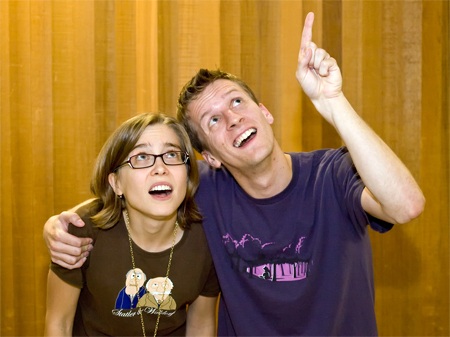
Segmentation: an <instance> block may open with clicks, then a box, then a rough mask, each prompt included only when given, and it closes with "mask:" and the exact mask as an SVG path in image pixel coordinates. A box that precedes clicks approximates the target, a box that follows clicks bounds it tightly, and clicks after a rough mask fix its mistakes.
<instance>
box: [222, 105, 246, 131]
mask: <svg viewBox="0 0 450 337" xmlns="http://www.w3.org/2000/svg"><path fill="white" fill-rule="evenodd" d="M226 118H227V127H228V129H231V128H233V127H235V126H236V125H237V124H239V123H240V122H242V120H243V119H244V117H243V116H242V115H241V114H239V113H236V112H234V111H233V110H231V109H228V110H227V113H226Z"/></svg>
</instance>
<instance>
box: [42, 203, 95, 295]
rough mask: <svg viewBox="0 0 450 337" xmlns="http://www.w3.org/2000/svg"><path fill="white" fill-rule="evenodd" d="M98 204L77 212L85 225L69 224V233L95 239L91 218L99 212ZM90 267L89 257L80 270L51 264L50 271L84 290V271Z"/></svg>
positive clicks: (87, 206) (81, 208)
mask: <svg viewBox="0 0 450 337" xmlns="http://www.w3.org/2000/svg"><path fill="white" fill-rule="evenodd" d="M98 206H99V204H98V202H96V201H93V202H91V203H89V204H87V205H84V206H82V207H80V208H79V209H78V210H77V214H78V215H79V216H80V217H81V219H82V220H83V221H84V223H85V225H84V226H83V227H76V226H74V225H72V224H69V227H68V232H69V233H70V234H72V235H75V236H77V237H91V238H93V237H94V231H95V230H94V228H93V224H92V221H91V220H90V217H91V216H92V215H94V214H95V213H96V212H97V211H98ZM88 266H89V257H88V259H87V260H86V262H85V263H84V264H83V266H82V267H80V268H75V269H67V268H64V267H61V266H60V265H58V264H56V263H54V262H51V264H50V269H51V270H52V271H53V272H54V273H55V274H56V275H57V276H58V277H59V278H60V279H61V280H63V281H64V282H66V283H68V284H70V285H72V286H74V287H77V288H80V289H81V288H82V287H83V284H84V277H83V270H84V269H86V268H87V267H88Z"/></svg>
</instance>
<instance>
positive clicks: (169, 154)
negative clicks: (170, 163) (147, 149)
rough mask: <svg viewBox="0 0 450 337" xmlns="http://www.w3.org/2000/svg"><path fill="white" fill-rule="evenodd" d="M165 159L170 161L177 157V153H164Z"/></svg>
mask: <svg viewBox="0 0 450 337" xmlns="http://www.w3.org/2000/svg"><path fill="white" fill-rule="evenodd" d="M165 156H166V158H169V159H172V158H176V157H177V152H175V151H173V152H166V154H165Z"/></svg>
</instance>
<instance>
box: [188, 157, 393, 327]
mask: <svg viewBox="0 0 450 337" xmlns="http://www.w3.org/2000/svg"><path fill="white" fill-rule="evenodd" d="M290 155H291V157H292V167H293V177H292V181H291V182H290V184H289V185H288V186H287V188H286V189H285V190H284V191H282V192H281V193H280V194H278V195H276V196H274V197H271V198H267V199H255V198H252V197H250V196H249V195H248V194H246V193H245V192H244V191H243V190H242V189H241V188H240V186H239V185H238V184H237V182H236V181H235V180H234V179H233V177H232V176H231V175H230V173H229V172H228V171H227V170H225V169H219V170H215V169H211V168H209V167H208V166H207V165H206V164H205V163H202V164H200V173H201V183H200V188H199V191H198V194H197V202H198V204H199V206H200V209H201V212H202V214H203V216H204V223H203V227H204V231H205V233H206V236H207V239H208V244H209V246H210V250H211V254H212V256H213V260H214V264H215V268H216V272H217V275H218V277H219V282H220V285H221V290H222V297H221V304H220V312H219V335H220V336H314V335H315V336H318V335H320V336H337V335H341V336H350V335H353V336H370V335H377V327H376V321H375V313H374V285H373V271H372V253H371V246H370V241H369V235H368V233H367V230H366V228H367V225H368V224H369V225H370V226H371V227H372V228H373V229H375V230H376V231H379V232H385V231H387V230H389V229H391V228H392V225H391V224H388V223H385V222H383V221H380V220H378V219H374V218H372V217H370V216H368V214H366V213H365V212H364V210H363V208H362V206H361V193H362V191H363V188H364V184H363V183H362V181H361V179H360V177H359V175H358V173H357V172H356V169H355V167H354V165H353V162H352V160H351V158H350V155H349V153H348V151H347V149H346V148H340V149H337V150H320V151H315V152H309V153H294V154H290Z"/></svg>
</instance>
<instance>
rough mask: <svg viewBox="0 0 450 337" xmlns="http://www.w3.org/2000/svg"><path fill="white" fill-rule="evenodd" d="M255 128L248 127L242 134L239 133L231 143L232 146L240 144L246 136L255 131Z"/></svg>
mask: <svg viewBox="0 0 450 337" xmlns="http://www.w3.org/2000/svg"><path fill="white" fill-rule="evenodd" d="M255 131H256V130H255V129H253V128H252V129H248V130H247V131H245V132H244V133H243V134H242V135H240V136H239V137H238V139H236V141H235V142H234V144H233V146H234V147H239V146H241V144H242V142H243V141H244V140H246V139H247V138H248V137H250V135H251V134H252V133H253V132H255Z"/></svg>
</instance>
